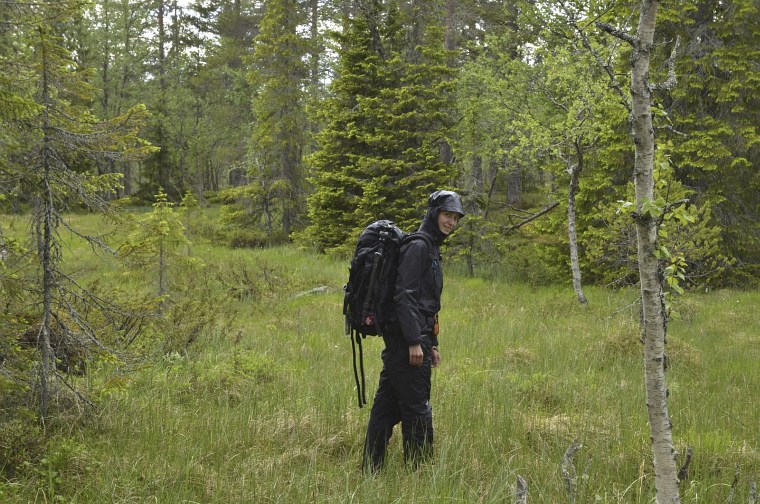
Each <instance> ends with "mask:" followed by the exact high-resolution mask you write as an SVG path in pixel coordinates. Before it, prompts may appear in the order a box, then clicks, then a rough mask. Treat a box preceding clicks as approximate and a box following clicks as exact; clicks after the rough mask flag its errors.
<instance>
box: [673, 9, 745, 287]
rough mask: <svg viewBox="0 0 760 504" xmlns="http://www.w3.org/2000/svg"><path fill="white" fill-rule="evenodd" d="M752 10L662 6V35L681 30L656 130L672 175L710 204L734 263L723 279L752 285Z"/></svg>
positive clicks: (723, 247) (723, 245) (725, 249)
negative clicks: (668, 145)
mask: <svg viewBox="0 0 760 504" xmlns="http://www.w3.org/2000/svg"><path fill="white" fill-rule="evenodd" d="M758 9H759V8H758V5H757V2H754V1H752V0H733V1H729V2H714V1H710V2H696V1H690V2H683V3H679V4H674V5H672V6H667V7H666V9H665V11H664V12H665V13H668V14H669V17H666V23H664V24H663V25H662V30H663V37H664V38H672V37H673V36H674V35H679V36H680V37H681V38H682V40H683V42H682V47H683V48H684V49H683V50H682V51H679V55H678V59H677V63H676V69H677V73H678V86H677V87H676V88H675V89H674V90H673V92H672V95H671V96H668V97H663V98H662V108H663V109H665V110H667V112H668V122H667V123H666V124H665V125H666V126H672V128H673V129H672V130H670V129H663V130H662V134H663V135H664V136H666V138H668V139H669V140H670V141H671V142H672V146H673V147H672V150H671V151H670V152H671V155H672V160H673V163H674V166H675V169H676V174H677V177H678V179H679V180H680V181H681V182H682V183H683V184H684V185H686V186H688V187H690V188H692V189H693V190H694V191H695V195H696V199H697V200H698V201H705V202H708V203H709V204H710V205H711V206H712V214H713V218H714V219H715V221H716V222H717V223H718V224H719V225H720V227H721V231H720V234H721V252H720V253H721V254H723V255H725V256H727V257H729V258H731V259H730V260H731V262H732V266H731V267H730V268H727V269H726V271H725V273H724V274H723V275H722V277H723V278H722V281H723V282H724V283H725V282H729V283H735V284H737V285H754V284H756V281H757V278H758V275H757V273H758V264H760V256H759V255H758V250H760V228H759V227H758V219H757V217H758V211H757V209H758V208H759V207H758V203H759V200H758V194H760V190H759V189H760V186H759V185H758V183H759V182H760V180H759V179H758V177H757V172H758V170H757V168H756V167H757V164H758V162H760V131H759V130H758V128H757V114H758V111H760V109H759V108H758V107H759V105H758V100H756V99H755V97H756V96H757V94H758V91H760V69H758V68H757V65H756V64H753V63H752V62H753V61H756V60H757V58H758V54H760V53H759V50H758V47H760V29H759V27H760V21H759V19H760V10H758ZM668 14H666V15H668Z"/></svg>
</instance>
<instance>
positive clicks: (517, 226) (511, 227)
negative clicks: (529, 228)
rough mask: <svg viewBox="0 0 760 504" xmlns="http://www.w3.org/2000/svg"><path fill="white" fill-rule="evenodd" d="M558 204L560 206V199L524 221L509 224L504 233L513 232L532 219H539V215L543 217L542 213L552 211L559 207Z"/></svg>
mask: <svg viewBox="0 0 760 504" xmlns="http://www.w3.org/2000/svg"><path fill="white" fill-rule="evenodd" d="M558 206H559V201H555V202H554V203H552V204H551V205H549V206H547V207H545V208H544V209H543V210H541V211H539V212H537V213H534V214H533V215H531V216H530V217H528V218H527V219H525V220H523V221H520V222H518V223H517V224H513V225H512V226H509V227H506V228H504V234H508V233H511V232H512V231H514V230H515V229H519V228H521V227H523V226H524V225H525V224H527V223H529V222H532V221H534V220H536V219H538V218H539V217H541V216H542V215H544V214H547V213H549V212H551V211H552V210H554V209H555V208H557V207H558Z"/></svg>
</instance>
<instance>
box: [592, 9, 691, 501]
mask: <svg viewBox="0 0 760 504" xmlns="http://www.w3.org/2000/svg"><path fill="white" fill-rule="evenodd" d="M659 4H660V2H659V1H657V0H643V1H642V2H641V7H640V8H641V12H640V14H639V21H638V27H637V29H636V34H635V35H630V34H628V33H626V32H625V31H623V30H619V29H617V28H615V27H613V26H611V25H608V24H604V23H597V26H599V27H600V28H601V29H603V30H604V31H606V32H608V33H610V34H612V35H614V36H615V37H617V38H619V39H621V40H623V41H624V42H626V43H628V44H629V45H630V46H631V47H632V49H633V52H632V55H631V59H630V62H631V85H630V93H631V115H630V118H629V124H630V126H631V135H632V137H633V144H634V150H635V158H634V168H633V178H634V186H635V192H636V212H635V214H634V218H635V221H636V235H637V249H638V262H639V279H640V285H641V310H642V314H641V332H642V339H643V342H644V378H645V384H646V404H647V413H648V419H649V429H650V434H651V440H652V451H653V457H654V473H655V487H656V492H657V496H656V502H657V503H658V504H672V503H680V502H681V498H680V495H679V490H678V473H677V468H676V456H677V452H676V449H675V446H674V445H673V433H672V424H671V421H670V414H669V413H668V388H667V383H666V379H665V370H666V367H667V365H666V364H667V361H666V355H665V342H666V333H667V315H666V310H665V302H664V295H663V286H662V280H661V272H660V265H659V260H658V258H657V251H658V244H657V227H658V220H659V219H660V216H661V215H662V213H663V211H664V210H665V209H664V208H660V207H659V205H658V203H657V202H656V201H655V196H654V189H655V181H654V163H655V137H654V128H653V125H652V93H653V91H655V90H656V89H666V88H669V87H672V86H674V85H675V72H674V70H673V68H672V66H671V71H670V75H669V79H668V81H667V82H666V83H664V84H654V83H652V82H650V79H649V68H650V60H651V57H652V52H653V51H654V47H655V45H654V35H655V26H656V21H657V8H658V7H659ZM676 45H677V44H676ZM674 55H675V51H674ZM674 55H673V57H674ZM673 57H671V61H672V58H673Z"/></svg>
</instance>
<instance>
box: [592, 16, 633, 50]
mask: <svg viewBox="0 0 760 504" xmlns="http://www.w3.org/2000/svg"><path fill="white" fill-rule="evenodd" d="M594 24H595V25H596V27H597V28H599V29H600V30H602V31H606V32H607V33H609V34H610V35H612V36H613V37H615V38H619V39H620V40H622V41H624V42H628V43H629V44H630V45H631V47H636V37H634V36H633V35H631V34H630V33H626V32H624V31H623V30H618V29H617V28H615V27H614V26H612V25H611V24H608V23H602V22H601V21H597V22H596V23H594Z"/></svg>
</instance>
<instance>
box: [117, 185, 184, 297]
mask: <svg viewBox="0 0 760 504" xmlns="http://www.w3.org/2000/svg"><path fill="white" fill-rule="evenodd" d="M172 207H173V203H171V202H169V201H168V200H167V196H166V194H165V193H164V192H163V191H160V192H159V193H158V194H156V202H155V203H154V204H153V211H152V212H150V213H146V214H143V215H141V216H137V217H135V219H134V222H133V226H132V229H131V231H130V232H129V234H128V235H127V238H126V241H125V243H124V244H123V245H122V246H121V248H120V249H119V254H120V257H121V258H122V259H123V260H125V261H126V262H127V263H128V264H130V265H131V266H132V267H135V268H139V269H141V270H150V271H155V272H156V273H157V274H158V281H159V285H158V292H159V294H160V295H163V294H164V293H166V285H165V279H166V277H167V275H168V268H169V267H171V266H172V265H175V264H183V265H189V264H191V263H192V262H193V260H192V258H187V257H185V256H184V255H183V253H182V251H181V250H180V249H181V248H182V247H183V246H184V245H188V244H189V243H190V242H189V240H188V239H187V237H185V233H184V231H185V226H184V225H183V224H182V220H181V218H180V216H179V215H178V214H177V212H176V211H175V210H174V208H172ZM129 273H130V272H129V271H127V274H129Z"/></svg>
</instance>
